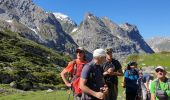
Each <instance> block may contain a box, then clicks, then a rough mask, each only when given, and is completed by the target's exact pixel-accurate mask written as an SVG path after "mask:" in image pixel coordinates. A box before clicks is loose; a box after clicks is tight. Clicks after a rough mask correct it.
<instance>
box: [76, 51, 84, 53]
mask: <svg viewBox="0 0 170 100" xmlns="http://www.w3.org/2000/svg"><path fill="white" fill-rule="evenodd" d="M76 53H84V52H83V51H76Z"/></svg>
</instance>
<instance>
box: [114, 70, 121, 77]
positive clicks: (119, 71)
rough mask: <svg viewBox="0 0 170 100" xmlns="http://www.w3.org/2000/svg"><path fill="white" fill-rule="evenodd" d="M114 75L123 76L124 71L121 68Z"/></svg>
mask: <svg viewBox="0 0 170 100" xmlns="http://www.w3.org/2000/svg"><path fill="white" fill-rule="evenodd" d="M114 75H117V76H123V71H122V69H119V70H118V71H117V72H114Z"/></svg>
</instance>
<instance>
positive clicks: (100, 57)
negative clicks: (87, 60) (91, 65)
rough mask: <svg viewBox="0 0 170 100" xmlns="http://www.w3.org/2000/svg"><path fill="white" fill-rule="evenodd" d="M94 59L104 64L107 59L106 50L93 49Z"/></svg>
mask: <svg viewBox="0 0 170 100" xmlns="http://www.w3.org/2000/svg"><path fill="white" fill-rule="evenodd" d="M93 59H94V60H95V61H96V63H98V64H103V63H104V62H105V61H106V52H105V51H104V50H103V49H96V50H94V51H93Z"/></svg>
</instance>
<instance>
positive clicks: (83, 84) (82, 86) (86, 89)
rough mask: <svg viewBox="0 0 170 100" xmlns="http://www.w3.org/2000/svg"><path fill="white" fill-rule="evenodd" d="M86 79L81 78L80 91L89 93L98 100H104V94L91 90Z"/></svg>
mask: <svg viewBox="0 0 170 100" xmlns="http://www.w3.org/2000/svg"><path fill="white" fill-rule="evenodd" d="M86 82H87V80H86V79H83V78H80V89H81V90H82V91H83V92H85V93H88V94H90V95H92V96H94V97H96V98H98V99H104V93H102V92H95V91H93V90H91V89H90V88H89V87H87V86H86Z"/></svg>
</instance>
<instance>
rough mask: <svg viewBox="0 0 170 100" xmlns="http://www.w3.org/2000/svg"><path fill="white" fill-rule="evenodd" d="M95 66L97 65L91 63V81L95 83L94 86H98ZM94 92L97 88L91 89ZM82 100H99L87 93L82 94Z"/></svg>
mask: <svg viewBox="0 0 170 100" xmlns="http://www.w3.org/2000/svg"><path fill="white" fill-rule="evenodd" d="M94 66H95V64H94V63H92V62H91V65H90V73H89V79H90V80H91V82H92V83H94V84H93V85H96V84H95V83H96V76H97V75H96V73H95V72H94V71H95V69H94ZM100 71H102V72H103V70H102V69H100ZM101 81H102V80H101ZM86 85H87V86H89V84H87V83H86ZM91 89H92V90H94V91H96V88H91ZM81 100H98V99H97V98H96V97H94V96H92V95H89V94H87V93H85V92H83V93H82V97H81Z"/></svg>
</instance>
